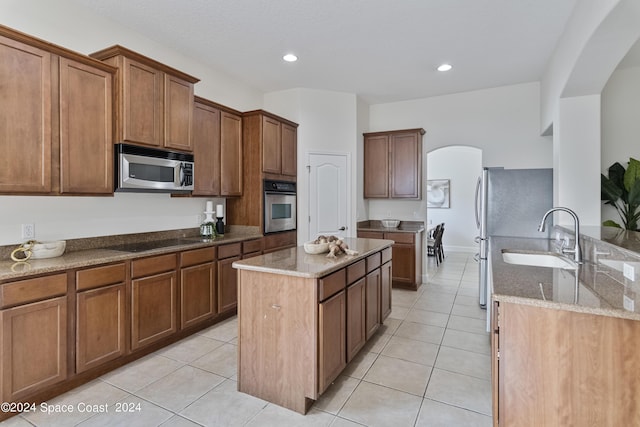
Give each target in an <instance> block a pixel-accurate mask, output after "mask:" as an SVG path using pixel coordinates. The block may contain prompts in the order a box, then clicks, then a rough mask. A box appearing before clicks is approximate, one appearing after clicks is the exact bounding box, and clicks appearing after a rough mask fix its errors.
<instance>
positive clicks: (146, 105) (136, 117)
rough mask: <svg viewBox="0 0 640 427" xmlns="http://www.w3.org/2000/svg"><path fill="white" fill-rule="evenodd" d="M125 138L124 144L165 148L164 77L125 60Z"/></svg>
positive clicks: (150, 69) (141, 65)
mask: <svg viewBox="0 0 640 427" xmlns="http://www.w3.org/2000/svg"><path fill="white" fill-rule="evenodd" d="M123 61H124V72H123V73H122V79H123V93H122V94H121V96H122V98H123V105H122V110H123V111H122V133H123V135H122V137H123V139H124V140H125V141H128V142H133V143H136V144H144V145H150V146H155V147H158V146H160V145H162V129H163V123H162V121H163V114H162V110H163V106H162V103H163V98H164V96H163V91H164V73H162V72H161V71H159V70H156V69H155V68H152V67H149V66H147V65H144V64H141V63H139V62H137V61H134V60H132V59H129V58H123Z"/></svg>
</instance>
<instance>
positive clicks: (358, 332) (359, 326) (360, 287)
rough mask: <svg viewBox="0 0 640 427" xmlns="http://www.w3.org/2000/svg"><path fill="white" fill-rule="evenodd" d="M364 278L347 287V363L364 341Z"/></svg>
mask: <svg viewBox="0 0 640 427" xmlns="http://www.w3.org/2000/svg"><path fill="white" fill-rule="evenodd" d="M365 313H366V292H365V278H364V277H363V278H362V279H360V280H358V281H357V282H355V283H354V284H353V285H351V286H349V287H348V288H347V363H349V362H351V359H353V358H354V357H355V355H356V354H358V352H359V351H360V349H361V348H362V347H363V346H364V343H365V342H366V330H365V317H364V316H365Z"/></svg>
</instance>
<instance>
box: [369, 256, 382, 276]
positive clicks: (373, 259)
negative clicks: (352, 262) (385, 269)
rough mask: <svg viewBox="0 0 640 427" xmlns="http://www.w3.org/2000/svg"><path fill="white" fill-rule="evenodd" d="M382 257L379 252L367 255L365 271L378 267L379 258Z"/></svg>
mask: <svg viewBox="0 0 640 427" xmlns="http://www.w3.org/2000/svg"><path fill="white" fill-rule="evenodd" d="M381 259H382V257H381V255H380V252H377V253H375V254H373V255H369V256H368V257H367V273H371V272H372V271H373V270H375V269H376V268H378V267H380V260H381Z"/></svg>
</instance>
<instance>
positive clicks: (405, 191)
mask: <svg viewBox="0 0 640 427" xmlns="http://www.w3.org/2000/svg"><path fill="white" fill-rule="evenodd" d="M424 133H425V131H424V129H407V130H397V131H386V132H372V133H365V134H364V197H365V198H377V199H408V200H420V199H421V198H422V183H421V181H422V136H423V135H424Z"/></svg>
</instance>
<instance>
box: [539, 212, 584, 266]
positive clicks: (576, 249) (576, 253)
mask: <svg viewBox="0 0 640 427" xmlns="http://www.w3.org/2000/svg"><path fill="white" fill-rule="evenodd" d="M554 211H562V212H566V213H568V214H569V215H571V216H572V217H573V232H574V233H575V236H576V241H575V245H574V246H573V249H565V248H562V253H569V254H573V260H574V261H575V262H577V263H578V264H582V250H581V249H580V220H579V219H578V215H576V213H575V212H574V211H572V210H571V209H569V208H564V207H556V208H551V209H549V210H548V211H547V212H546V213H545V214H544V216H543V217H542V221H540V226H538V231H540V232H542V231H544V222H545V221H546V219H547V217H548V216H549V214H550V213H551V212H554Z"/></svg>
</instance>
